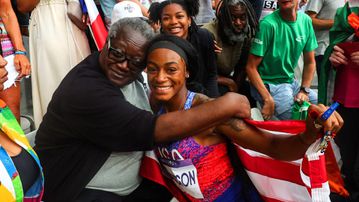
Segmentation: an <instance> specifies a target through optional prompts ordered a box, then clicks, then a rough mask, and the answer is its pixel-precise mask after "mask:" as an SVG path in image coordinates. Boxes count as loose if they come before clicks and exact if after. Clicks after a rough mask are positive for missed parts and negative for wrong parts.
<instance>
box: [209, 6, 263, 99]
mask: <svg viewBox="0 0 359 202" xmlns="http://www.w3.org/2000/svg"><path fill="white" fill-rule="evenodd" d="M216 15H217V19H216V20H214V21H212V22H210V23H208V24H205V25H204V26H203V28H205V29H207V30H208V31H210V32H211V33H212V34H213V36H214V38H215V40H216V41H217V45H218V46H219V47H221V48H222V51H221V52H220V53H217V69H218V85H219V91H220V93H221V94H224V93H226V92H228V91H232V92H237V91H238V88H240V90H239V92H241V93H242V94H246V95H248V97H249V85H248V84H247V83H246V82H245V77H246V74H245V65H246V62H247V57H248V52H249V48H250V44H251V40H252V38H253V37H254V35H255V31H256V29H257V26H258V20H257V17H256V14H255V12H254V10H253V8H252V6H251V4H250V3H249V2H248V1H247V0H222V1H220V2H219V4H218V6H217V10H216ZM245 86H246V87H247V91H246V90H245V89H246V88H245ZM246 92H247V93H246Z"/></svg>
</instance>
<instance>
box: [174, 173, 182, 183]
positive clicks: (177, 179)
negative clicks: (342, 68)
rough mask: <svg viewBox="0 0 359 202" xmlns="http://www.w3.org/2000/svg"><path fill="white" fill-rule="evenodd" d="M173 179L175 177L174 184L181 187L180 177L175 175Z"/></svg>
mask: <svg viewBox="0 0 359 202" xmlns="http://www.w3.org/2000/svg"><path fill="white" fill-rule="evenodd" d="M175 177H176V182H177V183H178V184H179V185H181V181H180V176H178V175H176V176H175Z"/></svg>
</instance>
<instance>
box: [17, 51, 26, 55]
mask: <svg viewBox="0 0 359 202" xmlns="http://www.w3.org/2000/svg"><path fill="white" fill-rule="evenodd" d="M15 55H26V51H21V50H16V51H15Z"/></svg>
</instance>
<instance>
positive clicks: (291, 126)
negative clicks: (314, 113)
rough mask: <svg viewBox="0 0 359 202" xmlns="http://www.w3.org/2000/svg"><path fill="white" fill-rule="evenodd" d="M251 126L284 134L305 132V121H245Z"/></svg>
mask: <svg viewBox="0 0 359 202" xmlns="http://www.w3.org/2000/svg"><path fill="white" fill-rule="evenodd" d="M245 121H246V122H247V123H249V124H250V125H253V126H256V127H258V128H260V129H265V130H271V131H277V132H284V133H290V134H298V133H302V132H304V131H305V128H306V126H305V121H297V120H281V121H254V120H245Z"/></svg>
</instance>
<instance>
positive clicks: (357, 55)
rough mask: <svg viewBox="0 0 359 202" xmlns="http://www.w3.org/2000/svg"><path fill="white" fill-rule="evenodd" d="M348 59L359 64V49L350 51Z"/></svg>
mask: <svg viewBox="0 0 359 202" xmlns="http://www.w3.org/2000/svg"><path fill="white" fill-rule="evenodd" d="M350 60H351V61H352V62H354V63H355V64H356V65H359V51H357V52H354V53H352V54H351V55H350Z"/></svg>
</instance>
